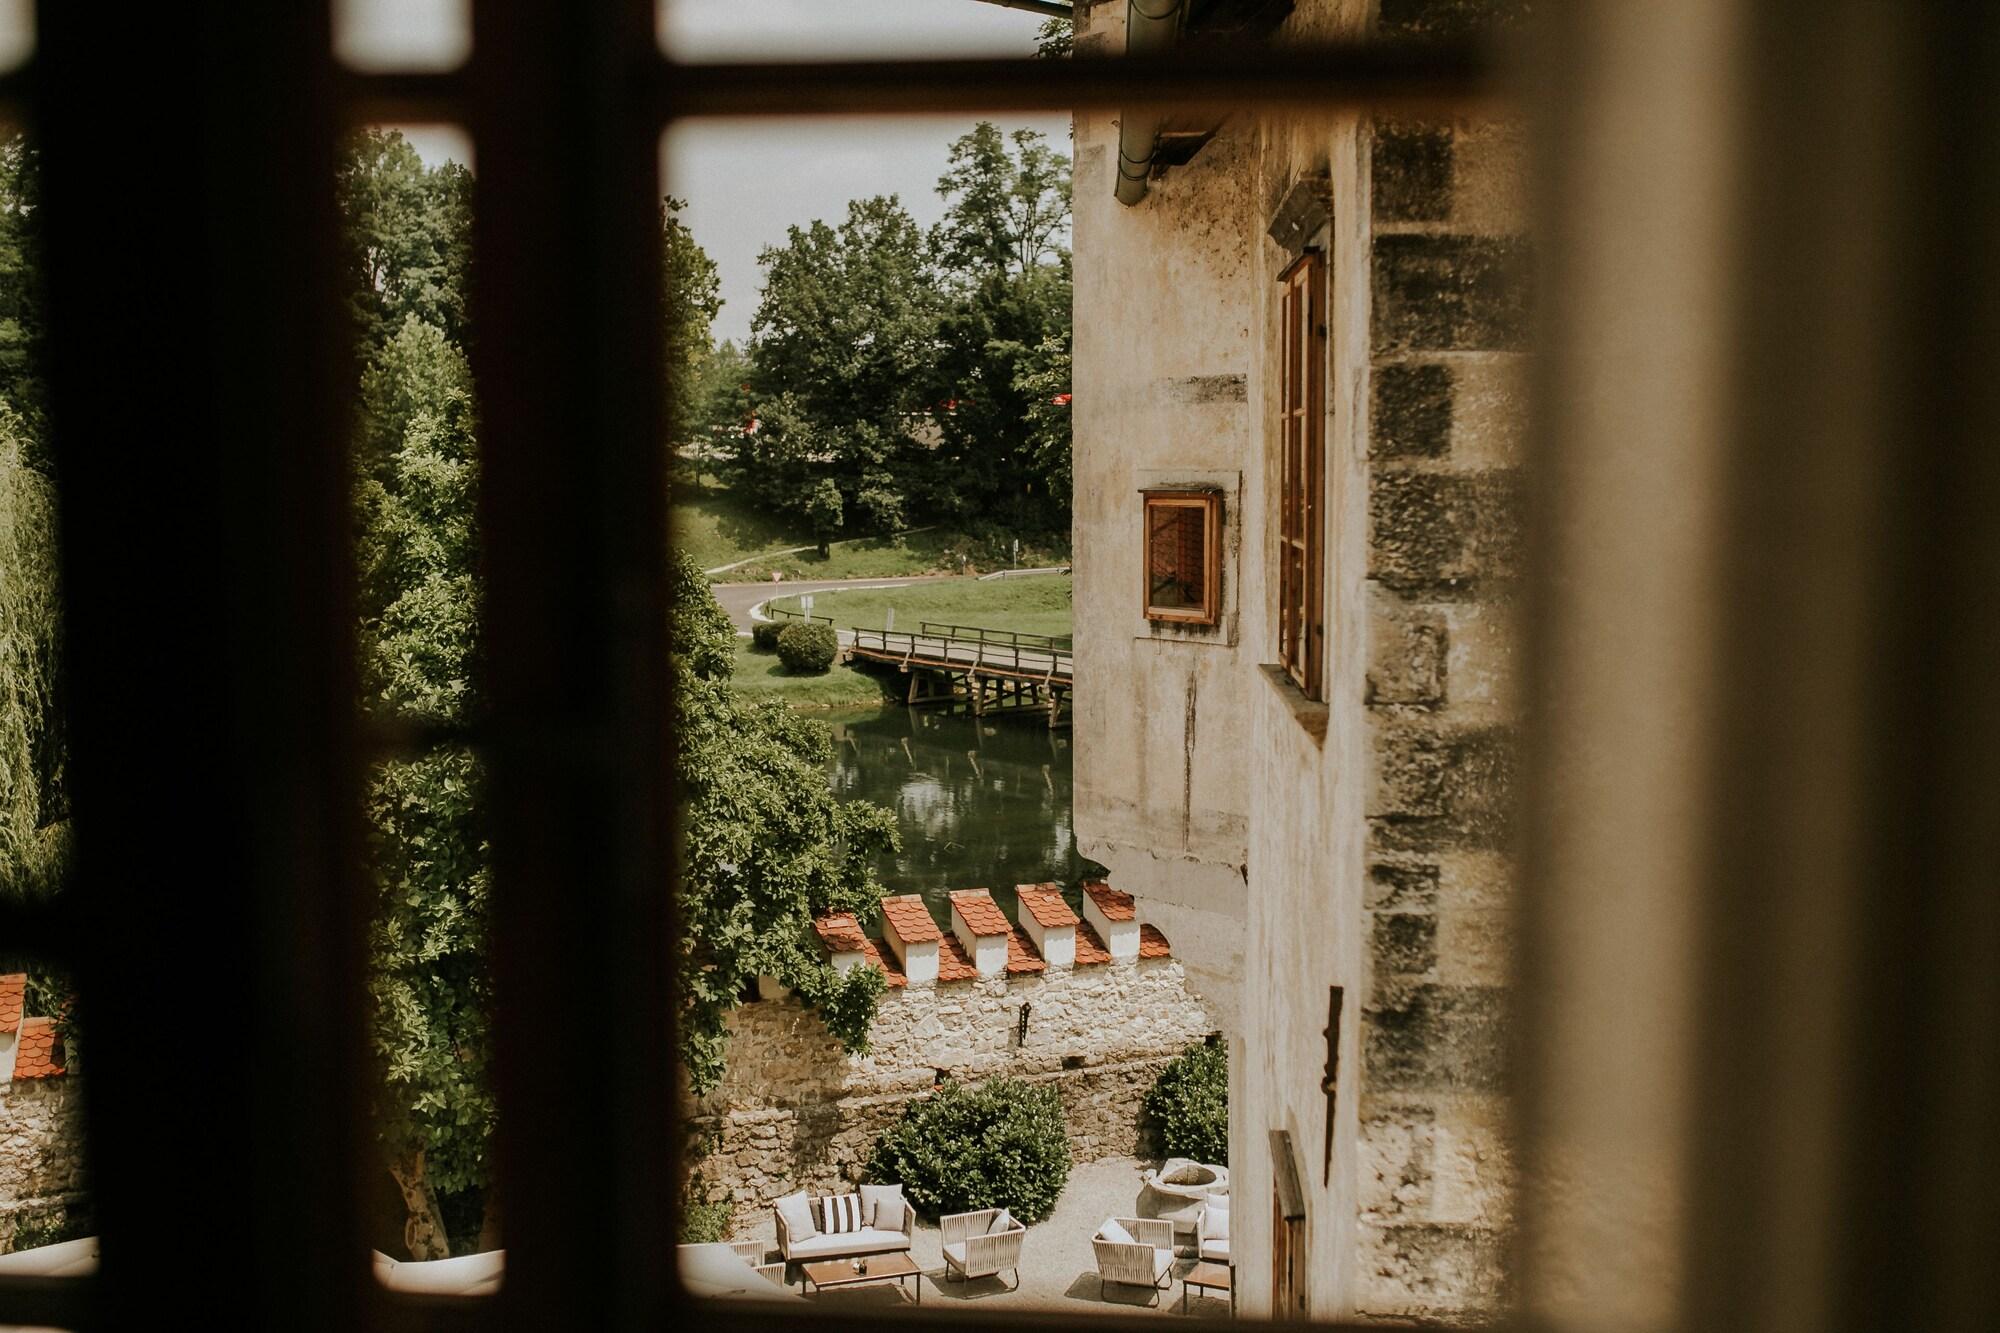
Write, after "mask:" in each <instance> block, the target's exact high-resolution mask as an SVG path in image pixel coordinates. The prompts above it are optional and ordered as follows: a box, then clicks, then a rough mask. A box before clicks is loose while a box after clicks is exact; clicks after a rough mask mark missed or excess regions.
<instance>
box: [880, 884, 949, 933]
mask: <svg viewBox="0 0 2000 1333" xmlns="http://www.w3.org/2000/svg"><path fill="white" fill-rule="evenodd" d="M882 915H883V917H884V918H886V919H887V920H888V922H889V924H890V925H892V926H894V927H895V928H896V934H897V936H898V937H899V938H901V939H902V940H903V942H904V943H906V944H922V943H924V942H925V941H926V940H936V939H942V938H944V932H943V931H941V930H939V929H938V924H937V922H935V921H933V920H932V919H931V909H930V908H929V907H928V906H926V905H925V903H924V900H923V898H922V897H921V896H919V895H917V894H914V893H899V894H896V895H895V896H893V897H889V898H884V899H883V900H882Z"/></svg>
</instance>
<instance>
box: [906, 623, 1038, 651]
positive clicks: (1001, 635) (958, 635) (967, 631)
mask: <svg viewBox="0 0 2000 1333" xmlns="http://www.w3.org/2000/svg"><path fill="white" fill-rule="evenodd" d="M917 629H918V631H919V632H920V633H923V634H941V635H944V636H945V637H947V638H953V639H976V640H978V641H979V642H980V643H1005V644H1012V645H1013V646H1015V647H1017V648H1039V649H1041V650H1043V651H1044V652H1051V653H1066V652H1068V651H1069V650H1070V646H1071V639H1070V637H1069V636H1068V635H1063V636H1061V637H1060V638H1058V637H1057V636H1055V635H1051V634H1027V633H1024V632H1022V631H1019V630H1011V629H987V628H985V627H984V626H982V625H953V624H949V623H947V622H944V621H939V620H924V621H919V622H918V624H917Z"/></svg>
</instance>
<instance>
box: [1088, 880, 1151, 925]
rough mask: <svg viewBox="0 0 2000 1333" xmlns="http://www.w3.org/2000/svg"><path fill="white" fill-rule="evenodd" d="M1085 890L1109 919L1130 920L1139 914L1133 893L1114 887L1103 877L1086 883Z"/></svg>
mask: <svg viewBox="0 0 2000 1333" xmlns="http://www.w3.org/2000/svg"><path fill="white" fill-rule="evenodd" d="M1083 891H1084V892H1085V893H1087V894H1089V895H1090V900H1091V901H1092V902H1094V903H1096V904H1097V910H1098V911H1100V912H1102V913H1104V916H1105V919H1106V920H1108V921H1130V920H1132V919H1133V918H1135V917H1137V916H1138V915H1139V910H1138V908H1137V907H1135V906H1134V905H1133V902H1132V895H1131V894H1129V893H1126V892H1124V891H1123V890H1122V889H1114V888H1112V887H1111V886H1110V885H1109V884H1106V883H1105V882H1104V881H1103V880H1101V879H1097V880H1092V881H1090V882H1089V883H1088V884H1085V885H1084V886H1083Z"/></svg>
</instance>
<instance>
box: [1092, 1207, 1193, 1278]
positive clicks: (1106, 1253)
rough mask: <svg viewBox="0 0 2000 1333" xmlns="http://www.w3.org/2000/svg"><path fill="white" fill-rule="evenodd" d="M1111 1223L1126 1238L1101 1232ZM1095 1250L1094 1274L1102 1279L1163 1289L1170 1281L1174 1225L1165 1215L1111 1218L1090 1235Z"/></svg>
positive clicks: (1172, 1261)
mask: <svg viewBox="0 0 2000 1333" xmlns="http://www.w3.org/2000/svg"><path fill="white" fill-rule="evenodd" d="M1113 1224H1116V1225H1117V1226H1118V1227H1121V1228H1123V1230H1124V1233H1125V1235H1126V1236H1129V1237H1131V1239H1130V1240H1129V1241H1127V1240H1125V1239H1123V1238H1121V1237H1119V1236H1117V1235H1112V1236H1109V1237H1107V1236H1106V1235H1105V1232H1106V1231H1107V1230H1108V1229H1110V1228H1111V1227H1112V1226H1113ZM1090 1247H1091V1248H1092V1249H1093V1250H1095V1251H1096V1252H1097V1276H1098V1277H1099V1278H1100V1279H1102V1280H1103V1281H1105V1282H1122V1283H1125V1284H1126V1285H1128V1286H1133V1287H1152V1288H1153V1289H1154V1290H1156V1291H1165V1290H1167V1289H1168V1288H1170V1287H1171V1286H1173V1281H1174V1224H1173V1223H1172V1222H1170V1221H1168V1220H1167V1219H1165V1218H1155V1217H1114V1218H1112V1219H1111V1221H1110V1222H1107V1223H1105V1224H1104V1226H1102V1227H1100V1228H1098V1231H1097V1234H1096V1235H1095V1236H1092V1237H1091V1238H1090Z"/></svg>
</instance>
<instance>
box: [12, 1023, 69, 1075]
mask: <svg viewBox="0 0 2000 1333" xmlns="http://www.w3.org/2000/svg"><path fill="white" fill-rule="evenodd" d="M58 1053H59V1052H58V1050H57V1042H56V1021H55V1020H54V1019H53V1018H24V1019H22V1020H21V1045H20V1049H19V1050H17V1051H16V1052H15V1053H14V1077H15V1078H17V1079H22V1078H55V1077H56V1076H58V1075H59V1074H61V1073H62V1072H63V1067H62V1066H61V1065H59V1064H57V1063H56V1057H57V1055H58Z"/></svg>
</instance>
